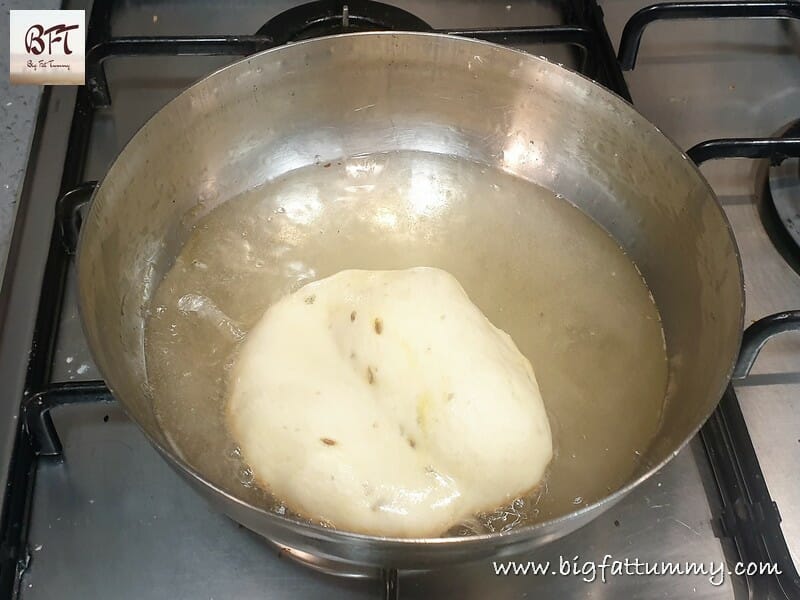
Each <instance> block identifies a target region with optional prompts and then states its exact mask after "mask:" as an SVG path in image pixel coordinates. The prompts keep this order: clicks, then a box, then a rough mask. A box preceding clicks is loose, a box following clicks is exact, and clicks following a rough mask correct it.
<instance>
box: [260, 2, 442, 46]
mask: <svg viewBox="0 0 800 600" xmlns="http://www.w3.org/2000/svg"><path fill="white" fill-rule="evenodd" d="M387 29H388V30H396V31H431V30H432V28H431V26H430V25H428V24H427V23H426V22H425V21H423V20H422V19H420V18H419V17H416V16H414V15H413V14H411V13H410V12H407V11H405V10H402V9H400V8H397V7H396V6H390V5H388V4H383V3H382V2H373V1H372V0H349V1H348V2H338V1H330V0H319V1H317V2H309V3H308V4H301V5H300V6H296V7H294V8H290V9H289V10H287V11H284V12H282V13H281V14H279V15H277V16H275V17H273V18H272V19H270V20H269V21H267V23H266V24H265V25H264V26H263V27H261V29H259V30H258V35H266V36H269V37H271V38H272V39H273V41H274V42H275V43H276V44H286V43H287V42H296V41H299V40H305V39H309V38H314V37H320V36H323V35H335V34H337V33H352V32H355V31H376V30H387Z"/></svg>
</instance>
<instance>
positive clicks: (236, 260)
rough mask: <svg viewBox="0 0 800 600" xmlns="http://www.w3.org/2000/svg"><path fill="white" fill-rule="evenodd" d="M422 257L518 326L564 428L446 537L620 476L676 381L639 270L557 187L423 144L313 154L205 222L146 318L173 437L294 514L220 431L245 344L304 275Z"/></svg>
mask: <svg viewBox="0 0 800 600" xmlns="http://www.w3.org/2000/svg"><path fill="white" fill-rule="evenodd" d="M412 266H432V267H439V268H442V269H445V270H447V271H449V272H450V273H452V274H453V275H454V276H455V277H456V278H457V279H458V280H459V282H460V283H461V285H462V286H463V287H464V289H465V290H466V291H467V293H468V294H469V296H470V298H471V299H472V301H473V302H475V304H476V305H477V306H478V307H479V308H480V309H481V310H482V311H483V312H484V314H485V315H486V316H487V317H488V318H489V320H490V321H491V322H492V323H494V324H495V325H496V326H497V327H499V328H501V329H503V330H505V331H506V332H508V333H509V334H510V335H511V337H512V338H513V339H514V341H515V342H516V344H517V346H518V347H519V349H520V351H521V352H522V353H523V354H525V355H526V356H527V357H528V359H529V360H530V361H531V364H532V365H533V368H534V371H535V373H536V377H537V379H538V382H539V386H540V389H541V393H542V397H543V398H544V402H545V405H546V408H547V412H548V416H549V419H550V423H551V427H552V429H553V443H554V450H555V455H554V458H553V461H552V463H551V465H550V468H549V473H548V475H547V476H546V479H545V480H544V482H543V483H542V484H541V485H540V486H539V487H538V488H537V489H536V490H533V491H532V492H531V493H530V494H529V495H528V496H526V497H523V498H519V499H516V500H514V501H513V502H511V503H510V504H509V505H508V506H505V507H500V508H498V510H497V511H496V512H494V513H491V514H482V515H477V516H476V518H475V519H474V520H471V521H470V522H469V523H465V524H464V525H462V526H459V527H457V528H456V529H455V530H453V531H451V532H450V533H456V534H469V533H471V532H486V531H498V530H507V529H509V528H512V527H516V526H520V525H523V524H529V523H532V522H537V521H542V520H547V519H550V518H553V517H557V516H559V515H563V514H566V513H569V512H571V511H573V510H576V509H578V508H580V507H581V506H584V505H586V504H589V503H592V502H594V501H596V500H599V499H601V498H602V497H604V496H606V495H607V494H608V493H610V492H611V491H614V490H616V489H618V488H619V487H620V486H622V485H623V484H625V483H626V482H627V481H628V479H629V477H630V476H631V474H632V473H633V471H634V469H635V467H636V466H637V464H638V461H639V459H640V455H641V453H642V452H644V450H645V449H646V448H647V446H648V444H649V442H650V440H651V439H652V437H653V435H654V434H655V432H656V430H657V428H658V424H659V419H660V416H661V409H662V402H663V398H664V392H665V388H666V381H667V362H666V352H665V349H664V338H663V332H662V329H661V323H660V319H659V315H658V311H657V309H656V306H655V304H654V302H653V299H652V296H651V294H650V292H649V290H648V288H647V286H646V284H645V282H644V280H643V279H642V277H641V274H640V273H639V271H638V270H637V269H636V267H635V265H634V264H633V263H632V262H631V260H630V259H629V258H628V257H627V256H626V255H625V253H624V252H623V251H622V249H621V248H620V247H619V246H618V245H617V243H616V242H615V241H614V240H613V238H611V237H610V236H609V235H608V234H607V233H606V232H605V231H604V230H603V229H602V228H601V227H599V226H598V225H597V224H596V223H595V222H594V221H592V220H591V219H590V218H588V217H587V216H586V215H584V214H583V213H582V212H581V211H579V210H578V209H577V208H575V207H574V206H573V205H571V204H570V203H569V202H567V201H566V200H565V199H563V198H560V197H558V196H556V195H555V194H553V193H552V192H551V191H549V190H547V189H544V188H542V187H539V186H536V185H534V184H532V183H530V182H528V181H524V180H521V179H519V178H516V177H513V176H511V175H509V174H507V173H505V172H502V171H499V170H493V169H490V168H487V167H485V166H482V165H479V164H476V163H472V162H468V161H465V160H463V159H457V158H453V157H448V156H443V155H433V154H426V153H420V152H398V153H390V154H383V155H371V156H368V157H355V158H350V159H343V160H342V161H339V162H333V163H325V164H319V165H312V166H309V167H304V168H301V169H298V170H296V171H292V172H290V173H288V174H286V175H284V176H283V177H281V178H279V179H276V180H274V181H271V182H268V183H266V184H265V185H263V186H261V187H260V188H258V189H254V190H251V191H249V192H247V193H246V194H244V195H241V196H239V197H236V198H234V199H232V200H229V201H227V202H225V203H224V204H222V205H220V206H219V207H217V208H216V209H215V210H213V211H211V212H210V213H209V214H207V215H206V216H205V217H203V218H202V219H201V220H200V221H198V222H197V223H196V224H195V226H194V227H193V230H192V232H191V234H190V236H189V238H188V240H187V242H186V244H185V245H184V246H183V248H182V250H181V252H180V254H179V256H178V257H177V258H176V260H175V263H174V265H173V267H172V268H171V269H170V270H169V272H168V273H167V274H166V276H165V278H164V280H163V281H162V282H161V284H160V285H159V287H158V289H157V290H156V293H155V295H154V297H153V300H152V303H151V306H150V309H149V318H148V322H147V325H146V327H147V329H146V348H145V351H146V359H147V372H148V377H149V380H150V381H149V384H150V386H151V389H152V391H153V397H154V399H155V400H154V401H155V404H156V413H157V415H158V418H159V420H160V422H161V424H162V427H163V428H164V430H165V431H166V432H167V434H168V437H169V438H170V439H171V441H172V443H173V445H174V446H175V448H176V450H177V451H178V452H179V453H180V454H182V456H183V457H184V458H185V459H186V460H188V461H189V462H190V463H191V464H193V465H194V466H195V467H196V468H197V469H198V470H199V471H200V472H201V473H203V474H204V475H205V476H206V477H208V478H209V479H210V480H211V481H213V482H214V483H216V484H217V485H219V486H221V487H223V488H224V489H226V490H228V491H230V492H232V493H234V494H235V495H237V496H240V497H242V498H243V499H245V500H248V501H250V502H254V503H257V504H260V505H262V506H266V507H269V508H272V509H273V510H277V511H279V512H281V513H284V512H286V508H285V507H284V505H283V504H282V503H281V502H280V499H275V498H272V497H270V495H269V494H268V492H267V491H266V490H261V489H259V488H258V487H257V486H255V485H254V484H253V480H252V474H251V473H250V471H249V469H248V468H247V466H246V464H244V462H243V460H242V457H241V456H240V453H239V451H238V449H237V447H236V444H235V442H234V440H233V439H232V438H231V437H230V435H229V433H228V431H227V429H226V425H225V419H224V406H225V397H226V378H227V374H228V372H229V370H230V365H231V364H232V363H233V362H234V361H235V354H236V351H237V348H238V347H239V346H240V344H241V342H242V341H243V339H244V337H245V336H246V335H247V332H248V331H249V330H250V328H251V327H253V325H255V323H256V322H257V321H258V320H259V318H260V317H261V315H262V314H263V313H264V311H265V310H266V309H267V307H269V306H270V305H271V304H272V303H273V302H275V301H276V300H277V299H278V298H280V297H281V296H283V295H285V294H287V293H289V292H291V291H294V290H296V289H297V288H299V287H301V286H302V285H304V284H305V283H308V282H310V281H313V280H315V279H319V278H322V277H326V276H328V275H332V274H333V273H336V272H338V271H340V270H342V269H400V268H407V267H412ZM421 301H422V300H421ZM454 351H457V349H454Z"/></svg>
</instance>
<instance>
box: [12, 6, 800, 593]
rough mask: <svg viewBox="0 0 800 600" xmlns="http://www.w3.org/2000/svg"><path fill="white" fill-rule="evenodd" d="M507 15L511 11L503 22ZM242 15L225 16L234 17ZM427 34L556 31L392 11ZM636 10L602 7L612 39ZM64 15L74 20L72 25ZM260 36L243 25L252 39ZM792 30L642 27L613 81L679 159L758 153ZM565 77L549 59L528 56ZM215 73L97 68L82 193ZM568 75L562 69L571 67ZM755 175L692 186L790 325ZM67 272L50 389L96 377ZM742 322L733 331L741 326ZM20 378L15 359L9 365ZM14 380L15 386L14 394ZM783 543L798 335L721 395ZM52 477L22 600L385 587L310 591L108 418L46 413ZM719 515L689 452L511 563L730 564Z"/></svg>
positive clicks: (40, 234)
mask: <svg viewBox="0 0 800 600" xmlns="http://www.w3.org/2000/svg"><path fill="white" fill-rule="evenodd" d="M509 2H510V3H509ZM239 4H241V6H239ZM294 4H296V3H295V2H278V1H273V2H248V1H245V2H242V3H237V6H236V8H235V9H234V8H232V7H231V6H229V5H228V4H227V3H215V2H208V3H205V2H197V3H186V2H180V1H177V2H176V1H174V0H173V1H165V2H155V1H154V2H142V3H136V4H135V5H134V4H133V3H120V5H119V7H118V8H117V9H116V10H115V12H114V13H113V14H114V20H113V22H112V30H113V32H114V34H116V35H165V34H170V35H181V34H184V35H188V34H212V33H213V34H241V33H252V32H253V29H254V24H258V25H260V24H261V23H263V22H264V21H266V20H267V19H268V18H270V17H271V16H273V15H274V14H277V13H279V12H280V11H282V10H284V9H286V8H288V7H290V6H292V5H294ZM394 4H396V5H397V6H401V7H402V8H405V9H406V10H409V11H410V12H412V13H414V14H416V15H417V16H419V17H421V18H423V19H425V20H426V21H427V22H428V23H430V24H431V25H433V26H434V27H450V28H453V27H477V26H512V25H519V24H522V23H524V24H553V23H558V22H559V21H560V19H561V16H560V12H559V10H558V9H557V8H556V5H550V4H546V3H536V2H515V1H513V0H502V1H500V2H479V1H477V0H474V1H472V0H465V1H462V2H458V1H455V0H450V1H446V2H437V3H435V4H434V3H429V2H423V1H407V2H400V1H398V2H394ZM645 4H646V3H645V2H643V1H642V0H606V1H605V2H604V3H603V4H602V6H603V9H604V11H605V16H606V24H607V27H608V30H609V32H610V35H611V38H612V40H614V41H615V42H616V41H617V40H618V39H619V35H620V32H621V29H622V26H623V25H624V23H625V22H626V20H627V19H628V18H629V17H630V16H631V15H632V14H633V13H634V12H635V11H636V10H637V9H639V8H641V7H642V6H645ZM70 7H72V6H70ZM258 25H255V27H257V26H258ZM798 40H800V27H798V26H797V25H796V24H795V25H788V24H786V23H781V22H777V21H759V22H754V21H725V22H719V21H711V22H682V21H681V22H673V23H663V24H657V25H653V26H652V27H650V28H649V29H648V30H647V31H646V33H645V36H644V40H643V44H642V48H641V51H640V55H639V60H638V64H637V67H636V69H635V70H634V71H632V72H630V73H628V74H627V76H626V78H627V81H628V83H629V86H630V90H631V94H632V96H633V100H634V104H635V105H636V106H637V108H638V109H639V110H640V111H641V112H642V113H643V114H644V115H645V116H647V117H648V118H650V119H651V120H652V121H653V122H654V123H656V124H657V125H658V126H659V127H660V128H661V129H662V130H663V131H664V132H665V133H666V134H667V135H669V136H670V137H672V138H673V139H674V140H675V141H676V142H677V143H678V144H679V145H680V146H682V147H684V148H688V147H690V146H691V145H693V144H694V143H696V142H699V141H701V140H704V139H709V138H715V137H741V136H767V135H770V134H772V133H774V132H776V131H777V130H779V129H780V128H781V127H782V126H784V125H786V124H787V123H788V122H789V121H792V120H794V119H797V118H798V117H800V111H799V110H798V107H800V41H798ZM525 49H527V50H530V51H532V52H534V53H536V54H543V55H545V56H548V57H550V58H552V59H553V60H556V61H559V62H562V63H565V64H566V65H567V66H570V65H571V64H572V61H573V58H572V54H570V53H569V52H568V51H567V50H566V49H565V48H564V47H562V46H548V47H544V46H537V47H527V48H525ZM231 60H232V59H230V58H224V57H173V58H165V57H158V58H119V59H115V60H114V61H110V62H108V63H107V65H106V70H107V74H108V80H109V87H110V89H111V90H112V96H113V103H112V105H111V107H109V108H107V109H102V110H100V111H99V112H98V113H97V117H96V118H95V122H94V126H93V130H92V138H91V144H90V151H89V154H88V160H87V164H86V170H85V175H86V176H85V179H86V180H90V179H99V178H102V176H103V174H104V172H105V170H106V169H107V167H108V166H109V163H110V161H111V160H113V158H114V157H115V156H116V154H117V153H118V152H119V151H120V149H121V148H122V147H123V145H124V144H125V142H126V141H127V140H128V139H129V138H130V137H131V136H132V135H133V133H134V132H135V131H136V130H137V128H138V127H140V126H141V125H142V124H143V123H144V121H145V120H146V119H147V118H148V117H149V116H150V115H152V114H153V113H155V112H156V111H157V110H158V109H159V108H160V107H161V106H163V105H164V104H165V103H166V102H167V101H169V99H171V98H172V97H174V96H175V95H176V93H177V92H178V91H180V90H181V89H183V88H184V87H186V86H187V85H188V84H190V83H191V82H193V81H194V80H196V79H198V78H200V77H202V76H203V75H204V74H206V73H208V72H210V71H211V70H213V69H215V68H217V67H219V66H221V65H222V64H225V63H227V62H230V61H231ZM573 66H574V65H573ZM74 96H75V92H74V90H73V89H70V88H54V89H52V90H51V92H50V93H49V95H46V96H45V98H44V100H43V105H44V106H45V107H46V109H47V116H46V119H44V120H43V121H42V122H41V123H40V126H41V127H42V129H41V135H40V144H39V145H38V147H37V150H36V152H35V153H34V155H33V156H32V159H31V164H30V167H29V172H30V175H29V177H30V180H29V183H28V185H27V187H26V190H27V193H26V194H25V196H24V197H23V200H22V202H23V204H22V205H21V206H20V220H19V222H18V226H17V231H16V234H15V235H16V241H15V243H16V245H17V246H16V252H15V254H16V256H17V260H16V262H15V263H14V264H15V265H16V266H15V271H10V272H9V274H8V275H7V276H6V281H7V282H8V285H9V286H10V287H9V290H10V295H9V296H8V297H7V300H8V302H9V304H8V307H9V308H8V310H9V312H8V313H7V314H6V317H5V324H4V329H3V339H2V342H0V364H2V365H3V369H4V370H3V373H5V374H8V375H9V377H8V378H6V381H7V389H8V390H16V389H20V390H21V389H22V385H23V381H22V378H23V377H24V369H23V370H22V371H21V372H20V371H19V369H17V370H16V371H13V370H12V369H11V366H13V365H15V364H16V365H17V366H18V365H19V364H21V363H20V361H21V360H22V359H20V358H16V359H15V358H14V356H13V352H14V351H16V352H17V353H19V351H20V349H21V348H24V347H25V345H26V343H27V342H26V340H29V339H30V337H31V332H32V327H33V324H32V320H31V319H30V318H29V317H30V315H31V314H32V311H35V299H36V298H37V297H38V291H39V287H40V279H41V273H42V271H43V267H44V260H45V257H46V251H47V247H46V246H47V244H46V242H45V240H47V239H49V235H50V233H49V232H50V228H51V226H52V223H51V219H52V216H53V205H54V199H55V197H56V196H57V195H58V189H59V178H60V175H61V171H60V169H61V165H62V164H63V160H64V152H65V147H66V139H67V136H68V132H69V123H70V120H71V118H72V106H73V103H74ZM758 168H763V166H761V167H760V166H759V165H758V164H757V163H755V162H752V161H742V160H727V161H719V162H716V163H708V164H707V165H706V166H704V168H703V172H704V174H705V175H706V176H707V177H708V179H709V181H710V182H711V184H712V186H713V187H714V189H715V190H716V192H717V193H718V195H719V196H720V200H721V202H722V203H723V205H724V207H725V210H726V212H727V214H728V216H729V218H730V220H731V222H732V224H733V227H734V230H735V234H736V238H737V241H738V243H739V245H740V248H741V251H742V258H743V263H744V272H745V278H746V282H747V316H748V319H749V320H755V319H756V318H758V317H761V316H763V315H766V314H768V313H772V312H777V311H780V310H787V309H793V308H800V276H798V275H797V274H796V273H795V272H794V271H793V270H792V269H791V268H790V267H789V266H788V265H787V263H786V262H785V261H784V259H783V258H782V257H781V256H780V255H779V254H778V252H777V251H776V250H775V248H774V246H773V244H772V242H771V241H770V240H769V238H768V237H767V235H766V233H765V231H764V228H763V226H762V223H761V221H760V219H759V215H758V211H757V208H756V202H757V198H758V194H759V193H760V190H759V189H758V186H757V185H756V179H757V178H756V171H757V169H758ZM73 276H74V273H73V272H72V271H71V270H70V272H69V274H68V280H67V296H66V300H65V305H64V310H63V312H62V319H61V325H60V330H59V336H58V344H57V347H56V350H55V355H54V357H53V361H54V363H53V372H52V379H53V381H68V380H91V379H96V378H98V373H97V371H96V369H95V367H94V365H93V364H92V362H91V360H90V358H89V356H88V353H87V350H86V347H85V343H84V340H83V336H82V334H81V332H80V326H79V323H78V319H77V312H76V305H75V294H74V285H73V284H74V282H73ZM748 322H749V321H748ZM23 359H24V357H23ZM12 373H15V375H13V376H12V375H11V374H12ZM737 393H738V396H739V399H740V401H741V404H742V410H743V412H744V414H745V417H746V419H747V423H748V427H749V430H750V432H751V435H752V437H753V442H754V444H755V446H756V449H757V451H758V456H759V460H760V461H761V466H762V469H763V471H764V475H765V478H766V480H767V485H768V487H769V490H770V493H771V494H772V496H773V498H774V499H775V501H776V502H777V503H778V506H779V507H780V510H781V514H782V517H783V524H782V526H783V531H784V534H785V537H786V539H787V542H788V544H789V546H790V549H791V551H792V553H793V557H794V560H795V564H800V486H798V485H797V473H798V465H800V402H797V397H798V393H800V336H798V335H786V336H782V337H781V338H779V339H776V340H774V341H772V342H770V343H769V344H768V346H767V347H766V348H765V350H764V351H763V355H762V357H761V358H760V359H759V361H758V363H757V366H756V369H755V370H754V372H753V374H752V375H751V376H750V377H749V378H747V379H746V380H744V381H743V382H742V383H741V384H740V385H739V386H738V388H737ZM19 403H20V396H19V395H16V393H8V394H5V395H4V397H3V398H2V400H0V423H5V425H3V427H4V428H5V430H4V431H3V433H2V434H0V440H3V441H2V445H0V459H2V460H0V463H3V464H6V467H4V470H3V472H2V477H3V479H4V480H5V479H6V478H7V477H8V469H7V463H8V460H9V457H10V456H11V452H12V448H13V439H14V436H13V432H14V431H15V429H16V423H15V419H16V416H17V413H18V410H19ZM53 419H54V422H55V425H56V428H57V430H58V432H59V434H60V437H61V440H62V442H63V444H64V452H63V459H42V460H40V461H39V464H38V468H37V470H36V475H35V487H34V491H33V496H32V502H31V515H30V517H31V518H30V525H29V532H28V536H27V545H28V550H29V552H30V561H29V564H28V565H27V568H26V569H25V571H24V574H23V575H22V578H21V581H20V586H19V597H21V598H24V599H26V600H28V599H38V598H42V599H51V598H75V599H78V598H80V599H81V600H83V599H86V598H103V599H106V598H120V599H123V598H130V599H137V600H142V599H146V598H154V599H155V598H165V597H170V598H187V599H192V600H194V599H205V598H211V599H223V598H328V599H330V598H380V597H382V594H383V592H384V590H383V588H382V583H381V582H379V581H375V580H352V579H342V578H335V577H331V576H326V575H322V574H319V573H316V572H312V571H310V570H308V569H307V568H304V567H302V566H299V565H297V564H295V563H293V562H292V561H291V560H289V559H288V558H286V557H285V556H281V555H280V554H279V553H277V552H276V551H275V550H274V549H273V548H271V547H270V546H268V545H267V544H265V543H264V542H263V541H262V540H261V539H259V538H258V537H257V536H255V535H253V534H251V533H250V532H248V531H247V530H245V529H242V528H241V527H240V526H238V525H237V524H235V523H234V522H233V521H230V520H228V519H227V518H225V517H223V516H222V515H220V514H218V513H216V512H214V511H213V510H211V509H210V508H209V507H207V506H206V505H205V503H204V502H203V501H202V500H201V499H200V498H199V497H198V496H196V495H195V494H194V492H192V491H191V490H190V489H189V488H188V487H187V486H186V485H185V484H184V483H183V482H182V481H181V480H179V479H178V476H177V475H175V474H173V473H172V471H170V469H169V468H168V467H167V465H166V464H165V463H163V461H162V460H161V459H160V458H159V457H158V456H157V455H156V453H155V451H153V450H152V449H151V447H150V446H149V445H148V444H147V442H146V441H145V440H144V438H143V437H142V436H141V435H140V434H139V432H138V430H137V429H136V427H135V426H134V425H133V424H131V423H130V422H129V421H128V420H127V419H126V418H125V416H124V413H123V412H122V411H121V410H120V409H119V408H118V407H117V406H116V405H113V404H89V405H79V406H65V407H62V408H58V409H56V410H54V411H53ZM718 508H719V507H718V497H717V492H716V488H715V484H714V479H713V476H712V475H711V473H710V468H709V463H708V460H707V457H706V453H705V450H704V449H703V447H702V445H701V443H700V441H699V440H697V439H696V440H694V441H693V442H692V443H691V444H690V445H689V446H688V447H687V448H686V449H685V450H684V451H682V452H681V453H680V454H679V455H678V456H676V458H675V459H674V460H673V461H672V462H671V463H670V464H669V465H668V466H667V467H666V468H664V469H663V470H662V471H660V472H659V473H658V474H657V475H656V476H655V477H653V478H651V479H650V480H649V481H647V482H646V483H645V484H644V485H642V486H641V487H639V488H638V489H637V490H635V491H634V492H633V493H632V494H631V495H630V496H629V497H628V498H626V499H625V500H624V501H623V502H621V503H620V504H619V505H618V506H616V507H614V508H612V509H611V510H610V511H608V512H607V513H606V514H604V515H603V516H601V517H600V518H598V519H597V520H595V521H594V522H592V523H591V524H590V525H588V526H587V527H585V528H583V529H581V530H579V531H577V532H576V533H574V534H572V535H570V536H568V537H566V538H564V539H562V540H559V541H557V542H554V543H553V544H551V545H549V546H547V547H545V548H543V549H542V550H540V551H538V552H536V553H535V554H533V555H530V556H523V557H515V558H517V559H518V560H520V561H528V560H536V561H542V562H543V561H547V560H550V561H552V563H553V564H554V565H557V564H558V561H559V558H560V557H563V558H565V559H569V560H572V559H573V557H576V556H578V557H579V561H580V562H584V561H596V562H597V563H599V562H601V561H602V559H603V556H604V555H606V554H610V555H612V556H613V557H614V558H616V559H625V558H626V557H627V558H630V559H634V558H638V559H639V560H640V561H650V562H656V561H696V562H703V563H706V564H708V563H720V562H727V563H728V564H730V563H732V562H734V561H736V560H737V558H736V556H737V555H736V553H735V549H734V548H733V547H732V544H731V543H730V542H729V541H724V540H721V539H720V538H718V537H717V535H716V533H718V531H715V529H716V528H715V527H714V526H712V523H713V518H714V515H716V514H717V511H718ZM399 589H400V594H399V595H400V597H401V598H440V597H460V598H487V597H492V598H525V597H530V598H536V597H551V596H556V597H578V596H580V597H589V598H600V597H607V596H611V597H627V598H655V597H658V598H688V597H698V598H731V597H744V596H746V595H747V591H748V589H747V585H746V581H745V580H744V578H741V577H737V576H727V575H726V576H725V577H724V578H723V581H722V583H721V585H712V584H711V583H709V580H708V576H707V575H699V576H662V577H658V576H638V577H637V576H627V577H623V576H616V577H610V578H609V579H608V581H607V583H601V582H599V581H595V582H593V583H586V582H584V581H582V578H581V577H580V576H554V575H545V576H496V575H495V574H494V569H493V566H492V564H491V563H486V564H480V563H479V564H474V565H466V566H462V567H458V568H452V569H448V570H444V571H435V572H428V573H403V572H401V573H400V574H399Z"/></svg>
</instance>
